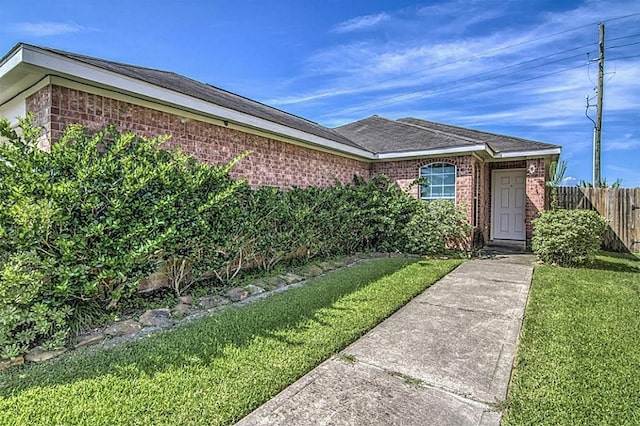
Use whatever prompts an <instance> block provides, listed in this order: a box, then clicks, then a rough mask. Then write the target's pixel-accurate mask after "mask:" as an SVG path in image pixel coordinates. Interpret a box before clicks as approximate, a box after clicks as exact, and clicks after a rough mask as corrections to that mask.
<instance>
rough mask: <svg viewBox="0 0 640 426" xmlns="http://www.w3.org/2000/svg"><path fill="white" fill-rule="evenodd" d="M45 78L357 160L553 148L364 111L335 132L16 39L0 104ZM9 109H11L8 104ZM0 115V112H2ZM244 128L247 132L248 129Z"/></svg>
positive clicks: (218, 92) (177, 78) (150, 73)
mask: <svg viewBox="0 0 640 426" xmlns="http://www.w3.org/2000/svg"><path fill="white" fill-rule="evenodd" d="M45 77H49V78H56V79H58V81H73V82H77V83H80V84H87V83H88V84H89V85H92V86H93V87H96V88H102V89H107V90H113V91H114V92H117V93H120V94H125V95H128V96H133V97H137V98H139V99H142V100H149V101H151V102H154V103H158V104H159V105H168V106H173V107H177V108H179V109H182V110H185V111H190V112H195V113H197V114H200V115H203V116H207V117H212V118H215V119H218V120H221V121H222V122H224V124H225V125H227V124H228V123H233V124H236V125H239V126H240V128H244V129H255V130H257V131H259V132H261V133H267V134H270V135H274V136H284V137H285V138H287V139H286V140H290V141H291V142H292V143H303V144H305V145H311V146H315V147H318V148H319V149H324V150H328V151H330V152H335V153H337V154H341V155H348V156H349V155H351V156H356V157H357V158H362V159H365V160H383V159H402V158H415V157H423V156H429V155H441V154H442V155H444V154H447V155H449V154H452V155H453V154H456V155H463V154H465V153H466V154H469V153H472V152H476V153H478V154H480V155H482V156H483V157H485V158H487V159H491V158H496V159H498V158H516V157H526V156H542V155H559V154H560V147H559V146H557V145H551V144H546V143H542V142H536V141H531V140H526V139H521V138H515V137H511V136H505V135H498V134H494V133H488V132H482V131H478V130H473V129H466V128H462V127H457V126H451V125H447V124H441V123H435V122H432V121H427V120H422V119H418V118H403V119H399V120H391V119H387V118H384V117H379V116H372V117H369V118H366V119H363V120H360V121H356V122H354V123H350V124H346V125H344V126H341V127H337V128H335V129H331V128H328V127H324V126H322V125H320V124H318V123H315V122H313V121H310V120H307V119H304V118H302V117H298V116H296V115H293V114H289V113H287V112H285V111H282V110H279V109H277V108H274V107H271V106H268V105H265V104H262V103H260V102H257V101H254V100H251V99H248V98H246V97H243V96H240V95H238V94H235V93H232V92H229V91H226V90H223V89H220V88H218V87H215V86H212V85H209V84H206V83H202V82H199V81H196V80H193V79H191V78H188V77H185V76H182V75H179V74H176V73H174V72H170V71H162V70H157V69H152V68H146V67H140V66H136V65H129V64H123V63H118V62H113V61H108V60H104V59H99V58H94V57H90V56H85V55H80V54H77V53H71V52H66V51H62V50H57V49H51V48H46V47H38V46H33V45H29V44H24V43H19V44H17V45H16V46H15V47H14V48H13V49H12V50H11V51H9V52H8V53H7V54H6V55H5V56H4V57H3V58H2V59H0V88H2V91H0V108H1V107H3V106H6V105H9V106H6V107H5V108H9V109H10V108H14V109H15V107H16V105H17V104H16V103H15V102H14V103H13V104H11V102H13V99H15V98H17V97H19V96H20V95H21V94H23V93H25V92H26V91H28V90H29V89H31V88H33V87H35V86H36V85H37V84H40V83H41V82H42V81H43V79H44V78H45ZM16 111H17V109H16ZM5 112H6V110H5ZM249 131H252V130H249Z"/></svg>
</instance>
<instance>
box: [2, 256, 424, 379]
mask: <svg viewBox="0 0 640 426" xmlns="http://www.w3.org/2000/svg"><path fill="white" fill-rule="evenodd" d="M381 257H408V258H409V257H421V256H412V255H404V254H400V253H367V254H358V255H356V256H349V257H345V258H343V259H339V260H336V261H324V262H320V263H313V264H309V265H306V266H304V267H302V268H300V272H298V273H294V272H292V271H289V272H286V273H283V274H281V275H278V276H275V277H268V278H265V277H263V278H257V279H255V280H253V281H252V282H251V283H249V284H247V285H245V286H243V287H234V288H231V289H229V290H227V292H226V294H225V295H226V297H225V296H216V295H211V296H204V297H200V298H194V297H192V296H183V297H180V298H179V299H178V303H177V304H176V306H174V307H173V308H172V309H169V308H162V309H150V310H148V311H146V312H144V313H142V315H140V316H139V317H138V319H133V318H128V319H124V320H122V321H116V322H114V323H112V324H110V325H108V326H106V327H101V328H98V329H95V330H92V331H89V332H87V333H84V334H81V335H80V336H78V337H77V338H76V341H75V343H74V345H73V348H69V349H71V350H68V349H67V348H65V349H58V350H51V351H45V350H43V349H42V348H40V347H37V348H34V349H32V350H31V351H30V352H28V353H27V354H25V355H24V356H20V357H18V358H15V359H13V360H6V361H2V362H0V370H3V369H6V368H10V367H13V366H15V365H22V364H24V363H25V362H43V361H46V360H49V359H53V358H57V357H59V356H60V355H62V354H69V353H73V352H75V351H74V350H73V349H75V350H98V349H100V348H110V347H113V346H116V345H118V344H120V343H123V342H126V341H132V340H137V339H140V338H142V337H145V336H148V335H150V334H151V333H154V332H156V331H159V330H164V329H167V328H171V327H174V326H178V325H180V324H184V323H187V322H190V321H193V320H195V319H199V318H202V317H204V316H206V315H209V314H211V313H214V312H217V311H220V310H221V309H225V308H227V307H228V306H243V305H246V304H249V303H252V302H255V301H257V300H260V299H263V298H265V297H268V296H270V295H272V294H277V293H282V292H284V291H287V290H289V289H291V288H296V287H300V286H302V285H304V284H305V283H306V282H307V280H308V279H310V278H314V277H317V276H320V275H324V274H325V273H328V272H331V271H334V270H337V269H340V268H345V267H349V266H352V265H355V264H356V263H359V262H362V261H366V260H371V259H376V258H381Z"/></svg>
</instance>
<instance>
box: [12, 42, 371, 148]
mask: <svg viewBox="0 0 640 426" xmlns="http://www.w3.org/2000/svg"><path fill="white" fill-rule="evenodd" d="M21 50H23V51H24V53H23V58H24V59H23V61H24V62H25V63H29V64H32V65H35V66H38V67H42V68H46V69H49V70H51V71H53V72H55V73H61V74H66V75H70V76H73V77H76V78H81V79H83V80H88V81H91V82H95V83H98V84H100V85H104V86H110V87H114V88H116V89H119V90H123V91H125V92H130V93H135V94H137V95H142V96H144V97H148V98H151V99H156V100H159V101H162V102H166V103H169V104H173V105H177V106H180V107H183V108H188V109H192V110H195V111H200V112H204V113H206V114H210V115H213V116H216V117H219V118H220V119H222V120H228V121H232V122H235V123H239V124H242V125H246V126H250V127H254V128H257V129H261V130H266V131H267V132H273V133H277V134H280V135H284V136H288V137H291V138H294V139H298V140H301V141H304V142H309V143H312V144H317V145H320V146H323V147H326V148H330V149H333V150H336V151H342V152H345V153H349V154H353V155H356V156H359V157H364V158H366V159H370V160H372V159H374V155H373V153H371V152H369V151H365V150H363V149H359V148H356V147H352V146H349V145H344V144H341V143H339V142H335V141H332V140H330V139H326V138H323V137H321V136H316V135H314V134H311V133H307V132H303V131H301V130H297V129H293V128H291V127H288V126H285V125H282V124H278V123H274V122H272V121H269V120H264V119H262V118H258V117H255V116H253V115H250V114H245V113H242V112H239V111H235V110H232V109H229V108H225V107H221V106H219V105H215V104H212V103H210V102H207V101H203V100H200V99H197V98H194V97H192V96H188V95H184V94H182V93H178V92H175V91H173V90H169V89H164V88H162V87H158V86H156V85H153V84H149V83H146V82H142V81H140V80H136V79H133V78H130V77H126V76H123V75H120V74H117V73H114V72H111V71H107V70H103V69H101V68H98V67H94V66H92V65H89V64H84V63H81V62H78V61H74V60H72V59H68V58H64V57H61V56H59V55H56V54H54V53H50V52H45V51H41V50H39V49H34V48H31V47H28V46H25V47H23V49H21Z"/></svg>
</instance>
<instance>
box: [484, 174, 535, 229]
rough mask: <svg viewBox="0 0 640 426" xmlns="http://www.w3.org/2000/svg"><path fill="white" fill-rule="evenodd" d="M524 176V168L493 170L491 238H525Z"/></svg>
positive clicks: (525, 176)
mask: <svg viewBox="0 0 640 426" xmlns="http://www.w3.org/2000/svg"><path fill="white" fill-rule="evenodd" d="M526 178H527V175H526V172H525V171H524V170H515V171H514V170H494V171H493V176H492V182H493V184H492V185H491V186H492V188H491V189H492V193H493V197H492V205H491V208H492V210H493V211H492V214H493V226H492V230H493V233H492V234H493V239H495V240H518V241H523V240H524V239H525V227H524V218H525V205H526V188H525V182H526Z"/></svg>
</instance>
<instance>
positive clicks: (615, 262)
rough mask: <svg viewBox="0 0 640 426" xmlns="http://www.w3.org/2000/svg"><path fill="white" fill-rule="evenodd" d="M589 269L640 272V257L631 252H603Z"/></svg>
mask: <svg viewBox="0 0 640 426" xmlns="http://www.w3.org/2000/svg"><path fill="white" fill-rule="evenodd" d="M587 269H597V270H602V271H612V272H631V273H640V259H639V258H638V257H636V256H634V255H633V254H630V253H613V252H602V253H600V255H598V257H597V258H596V259H595V260H594V261H593V263H592V264H590V265H588V266H587Z"/></svg>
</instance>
